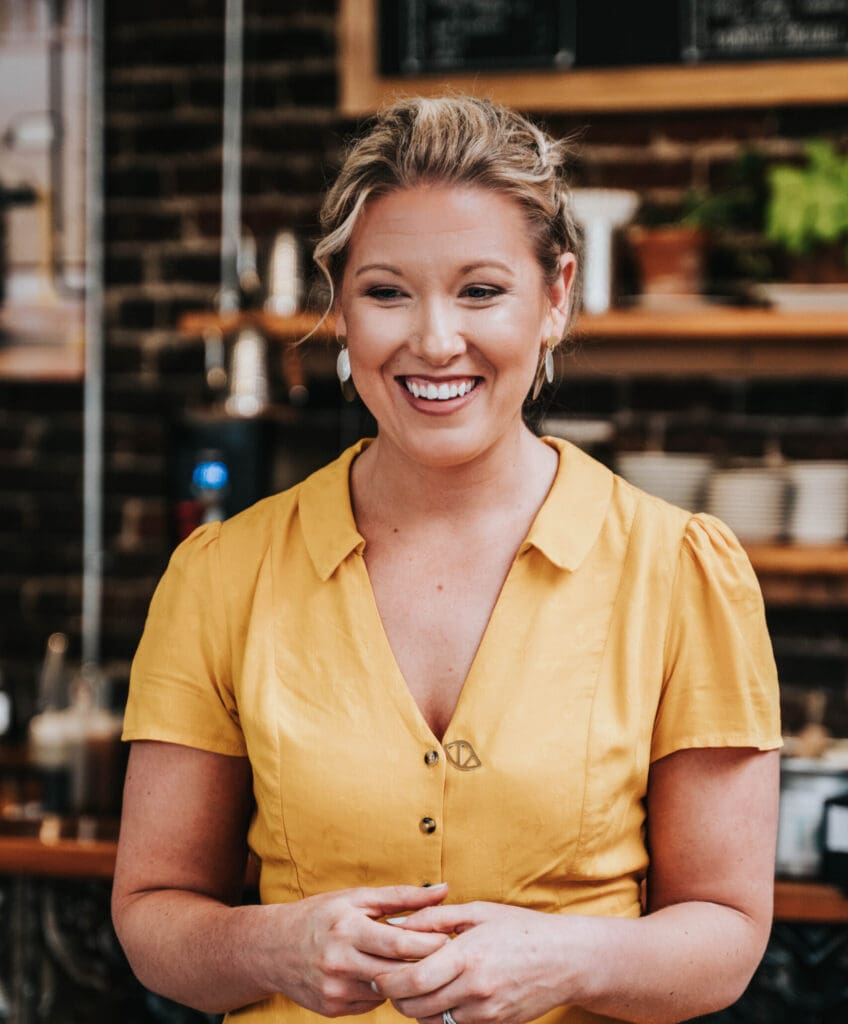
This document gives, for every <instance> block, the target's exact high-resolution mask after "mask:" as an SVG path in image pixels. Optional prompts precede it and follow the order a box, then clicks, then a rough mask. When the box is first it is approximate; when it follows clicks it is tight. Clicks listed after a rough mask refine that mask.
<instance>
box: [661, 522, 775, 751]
mask: <svg viewBox="0 0 848 1024" xmlns="http://www.w3.org/2000/svg"><path fill="white" fill-rule="evenodd" d="M781 745H782V740H781V735H780V702H779V693H778V683H777V670H776V668H775V663H774V655H773V653H772V649H771V641H770V639H769V634H768V629H767V627H766V619H765V609H764V607H763V599H762V594H761V593H760V587H759V584H758V583H757V579H756V576H755V575H754V570H753V569H752V568H751V563H750V561H749V560H748V556H747V555H746V554H745V552H744V551H743V549H742V547H741V545H740V544H739V541H738V540H737V539H736V537H735V536H734V535H733V533H732V532H731V531H730V530H729V529H728V527H727V526H725V525H724V523H722V522H720V521H719V520H718V519H715V518H714V517H712V516H708V515H704V514H699V515H696V516H692V518H691V519H690V520H689V522H688V524H687V526H686V530H685V533H684V535H683V538H682V541H681V545H680V550H679V554H678V564H677V568H676V574H675V579H674V584H673V591H672V595H671V604H670V612H669V620H668V628H667V632H666V641H665V653H664V679H663V687H662V694H661V697H660V701H659V707H658V710H657V715H656V719H655V722H654V731H653V738H652V742H651V760H652V761H655V760H657V759H658V758H660V757H665V756H666V755H667V754H671V753H673V752H674V751H676V750H682V749H686V748H691V747H756V748H758V749H760V750H772V749H776V748H778V747H780V746H781Z"/></svg>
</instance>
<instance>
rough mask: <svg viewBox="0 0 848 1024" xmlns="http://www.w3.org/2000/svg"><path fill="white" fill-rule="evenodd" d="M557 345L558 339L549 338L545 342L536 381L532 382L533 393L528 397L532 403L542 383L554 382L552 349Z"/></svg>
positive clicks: (537, 395)
mask: <svg viewBox="0 0 848 1024" xmlns="http://www.w3.org/2000/svg"><path fill="white" fill-rule="evenodd" d="M558 343H559V338H555V337H550V338H548V339H547V340H546V341H545V354H544V356H542V357H541V359H540V360H539V366H538V368H537V369H536V379H535V380H534V381H533V391H532V392H531V395H530V397H531V399H532V400H533V401H534V402H535V401H536V399H537V398H538V397H539V393H540V392H541V390H542V383H543V382H544V381H547V382H548V384H553V382H554V378H555V372H554V349H555V348H556V346H557V344H558Z"/></svg>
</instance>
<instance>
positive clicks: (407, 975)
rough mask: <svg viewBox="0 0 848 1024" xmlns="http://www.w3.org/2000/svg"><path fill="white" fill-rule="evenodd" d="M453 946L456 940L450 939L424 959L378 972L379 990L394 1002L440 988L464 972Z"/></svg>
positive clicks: (375, 980) (375, 981)
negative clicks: (383, 972) (450, 941)
mask: <svg viewBox="0 0 848 1024" xmlns="http://www.w3.org/2000/svg"><path fill="white" fill-rule="evenodd" d="M452 947H453V943H446V944H445V945H444V946H443V947H442V949H440V950H438V951H437V952H436V953H433V955H432V956H429V957H427V958H426V959H424V960H419V961H418V962H417V963H413V964H404V965H403V966H402V967H399V968H397V969H396V970H393V971H390V972H387V973H386V974H378V975H376V977H375V978H374V984H375V985H376V986H377V988H376V990H377V991H378V992H379V993H380V995H382V996H385V997H386V998H387V999H391V1000H392V1001H393V1002H394V1001H395V1000H404V999H417V998H419V997H421V996H424V995H427V994H429V993H435V992H438V991H439V990H440V989H442V988H444V987H445V986H446V985H449V984H451V982H453V981H455V980H456V979H457V978H458V977H459V976H460V974H462V970H463V967H462V963H461V961H460V958H459V957H458V956H457V955H456V953H455V951H454V949H453V948H452ZM412 1016H415V1014H412Z"/></svg>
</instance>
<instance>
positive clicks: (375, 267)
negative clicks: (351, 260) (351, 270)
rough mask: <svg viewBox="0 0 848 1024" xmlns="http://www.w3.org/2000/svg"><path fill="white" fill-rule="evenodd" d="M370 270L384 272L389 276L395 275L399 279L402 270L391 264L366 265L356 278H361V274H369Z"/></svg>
mask: <svg viewBox="0 0 848 1024" xmlns="http://www.w3.org/2000/svg"><path fill="white" fill-rule="evenodd" d="M369 270H382V271H385V272H386V273H387V274H395V275H396V276H397V277H400V276H401V272H400V270H398V268H397V267H393V266H391V264H389V263H366V264H364V266H361V267H359V269H358V270H357V271H356V274H355V275H354V276H355V277H359V275H360V274H367V273H368V271H369Z"/></svg>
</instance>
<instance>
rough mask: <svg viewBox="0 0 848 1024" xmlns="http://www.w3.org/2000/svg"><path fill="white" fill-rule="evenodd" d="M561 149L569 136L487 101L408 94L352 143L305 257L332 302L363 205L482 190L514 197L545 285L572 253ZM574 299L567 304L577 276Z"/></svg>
mask: <svg viewBox="0 0 848 1024" xmlns="http://www.w3.org/2000/svg"><path fill="white" fill-rule="evenodd" d="M567 150H568V144H567V142H565V141H563V140H557V139H553V138H551V137H550V136H548V135H547V134H545V132H543V131H542V130H541V129H540V128H538V127H537V126H536V125H534V124H533V123H532V122H531V121H529V120H528V119H527V118H525V117H523V116H522V115H521V114H518V113H516V112H515V111H514V110H510V109H509V108H507V107H502V106H498V105H496V104H494V103H491V102H490V101H488V100H482V99H476V98H474V97H471V96H455V97H453V96H451V97H439V98H436V99H426V98H423V97H413V98H409V99H402V100H399V101H398V102H396V103H394V104H393V105H392V106H390V107H388V108H387V109H386V110H384V111H382V112H381V113H379V114H378V115H377V116H376V117H375V118H374V120H373V122H372V123H371V126H370V129H369V130H368V132H367V133H366V134H365V135H364V136H363V137H362V138H360V139H358V140H357V141H355V142H354V143H353V145H352V146H351V147H350V149H349V150H348V153H347V156H346V158H345V161H344V163H343V165H342V168H341V171H340V172H339V175H338V177H337V179H336V181H335V183H334V184H333V186H332V187H331V188H330V190H329V192H328V193H327V195H326V197H325V199H324V203H323V205H322V207H321V214H320V224H321V231H322V238H321V240H320V241H319V242H318V244H317V245H316V247H315V251H314V253H313V259H314V261H315V263H316V264H317V266H318V267H319V269H320V270H321V272H322V273H323V274H324V276H325V277H326V279H327V282H328V284H329V285H330V296H331V298H330V306H331V307H332V304H333V296H334V294H335V291H336V290H337V289H338V287H339V285H340V282H341V279H342V275H343V273H344V268H345V261H346V259H347V254H348V249H349V245H350V239H351V235H352V234H353V229H354V226H355V224H356V221H357V218H358V217H359V214H360V213H361V211H362V208H363V207H364V205H365V203H366V202H367V201H368V200H369V199H370V198H373V197H374V196H378V195H384V194H385V193H387V192H392V191H395V190H397V189H403V188H412V187H414V186H416V185H421V184H424V183H434V182H438V183H443V184H450V185H467V186H477V187H482V188H488V189H492V190H493V191H495V192H498V193H501V194H502V195H506V196H509V197H511V198H512V199H514V200H515V201H516V202H517V203H519V205H520V206H521V207H522V209H523V210H524V213H525V216H526V218H527V225H528V229H529V232H530V235H531V238H532V241H533V245H534V248H535V251H536V257H537V259H538V261H539V265H540V266H541V268H542V272H543V275H544V278H545V281H546V282H547V283H548V284H553V282H554V281H555V280H556V279H557V277H558V276H559V274H560V257H561V256H562V254H563V253H566V252H577V251H578V249H579V234H578V231H577V227H576V224H575V221H574V217H573V215H572V212H571V205H570V203H569V192H568V186H567V184H566V181H565V172H564V166H563V165H564V162H565V157H566V154H567ZM578 267H579V260H578ZM572 295H573V296H574V298H572V301H571V304H570V307H571V310H574V309H575V308H576V305H577V302H576V282H575V289H574V290H573V292H572ZM570 320H571V316H570V317H569V324H570Z"/></svg>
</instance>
